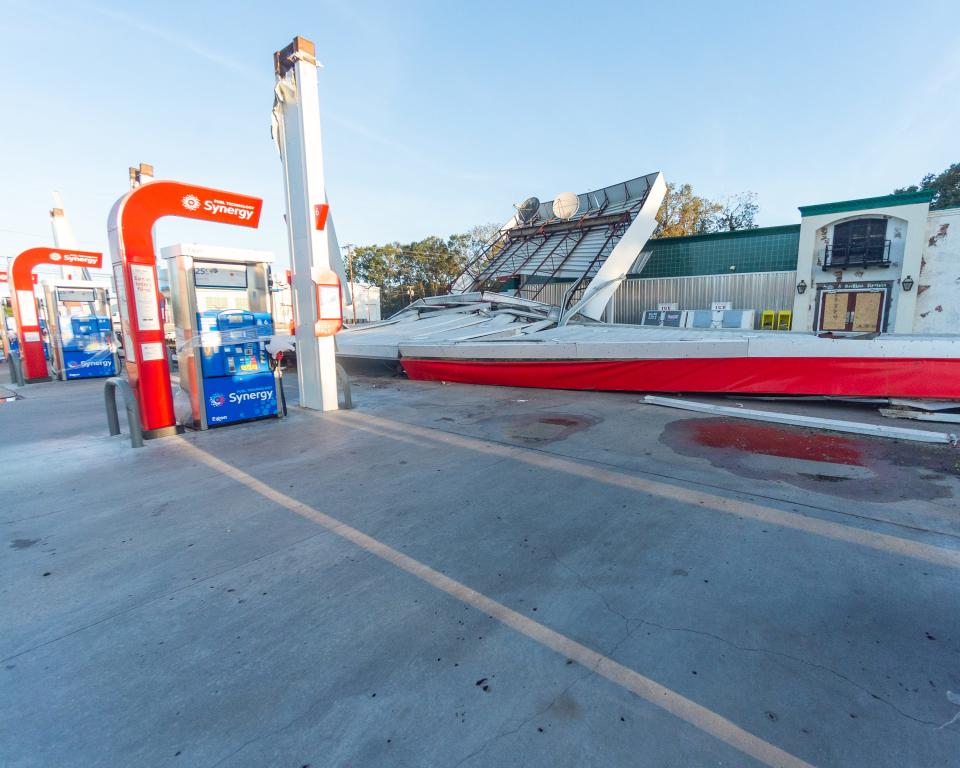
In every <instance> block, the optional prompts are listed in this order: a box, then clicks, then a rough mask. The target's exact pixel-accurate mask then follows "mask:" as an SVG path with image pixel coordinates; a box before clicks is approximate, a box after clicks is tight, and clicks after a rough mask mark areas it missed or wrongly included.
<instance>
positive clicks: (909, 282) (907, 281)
mask: <svg viewBox="0 0 960 768" xmlns="http://www.w3.org/2000/svg"><path fill="white" fill-rule="evenodd" d="M900 287H901V288H903V290H904V291H907V292H909V291H910V289H911V288H913V278H912V277H910V275H907V276H906V277H905V278H903V280H901V281H900Z"/></svg>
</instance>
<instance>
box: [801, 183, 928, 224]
mask: <svg viewBox="0 0 960 768" xmlns="http://www.w3.org/2000/svg"><path fill="white" fill-rule="evenodd" d="M935 194H937V192H936V190H933V189H922V190H920V191H919V192H903V193H901V194H899V195H882V196H881V197H864V198H861V199H859V200H840V201H839V202H836V203H820V204H818V205H801V206H800V215H801V216H804V217H806V216H823V215H824V214H826V213H846V212H847V211H862V210H867V209H869V208H889V207H891V206H894V205H917V204H919V203H927V204H928V205H929V204H930V201H931V200H932V199H933V196H934V195H935Z"/></svg>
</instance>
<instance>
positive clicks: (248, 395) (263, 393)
mask: <svg viewBox="0 0 960 768" xmlns="http://www.w3.org/2000/svg"><path fill="white" fill-rule="evenodd" d="M248 400H259V401H260V402H261V403H265V402H267V401H268V400H273V390H272V389H261V390H260V391H259V392H231V393H230V402H231V403H232V404H234V405H239V404H240V403H245V402H247V401H248Z"/></svg>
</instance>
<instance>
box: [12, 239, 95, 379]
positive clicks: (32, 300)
mask: <svg viewBox="0 0 960 768" xmlns="http://www.w3.org/2000/svg"><path fill="white" fill-rule="evenodd" d="M102 261H103V254H100V253H96V252H94V251H70V250H66V251H65V250H63V249H60V248H30V249H28V250H26V251H24V252H23V253H21V254H20V255H19V256H16V257H15V258H14V259H13V261H12V262H11V264H10V283H11V289H10V297H11V299H12V303H13V317H14V320H15V321H16V323H17V336H18V337H19V339H20V359H21V360H23V378H24V379H25V380H26V381H27V382H31V381H49V380H50V375H49V372H48V371H47V361H46V360H45V359H44V357H43V334H42V333H41V331H40V318H39V316H38V313H37V299H36V296H34V294H33V284H34V283H35V282H36V276H35V275H34V274H33V270H34V268H35V267H37V266H39V265H40V264H52V265H53V266H56V267H94V268H98V267H99V266H100V264H101V263H102ZM3 332H4V333H5V332H6V329H5V328H4V329H3Z"/></svg>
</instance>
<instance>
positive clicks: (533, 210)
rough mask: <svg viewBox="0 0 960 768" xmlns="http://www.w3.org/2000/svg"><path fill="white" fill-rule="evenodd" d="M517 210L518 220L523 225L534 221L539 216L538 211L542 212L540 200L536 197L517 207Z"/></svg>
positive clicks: (529, 198)
mask: <svg viewBox="0 0 960 768" xmlns="http://www.w3.org/2000/svg"><path fill="white" fill-rule="evenodd" d="M515 207H516V209H517V218H518V219H520V221H521V222H522V223H523V224H526V223H527V222H528V221H530V220H531V219H533V217H534V216H536V215H537V211H539V210H540V200H539V199H538V198H536V197H528V198H527V199H526V200H524V201H523V202H522V203H520V205H518V206H515Z"/></svg>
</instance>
